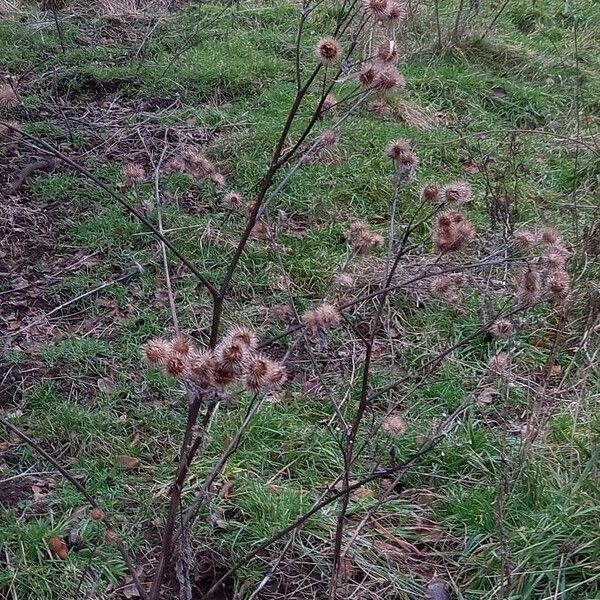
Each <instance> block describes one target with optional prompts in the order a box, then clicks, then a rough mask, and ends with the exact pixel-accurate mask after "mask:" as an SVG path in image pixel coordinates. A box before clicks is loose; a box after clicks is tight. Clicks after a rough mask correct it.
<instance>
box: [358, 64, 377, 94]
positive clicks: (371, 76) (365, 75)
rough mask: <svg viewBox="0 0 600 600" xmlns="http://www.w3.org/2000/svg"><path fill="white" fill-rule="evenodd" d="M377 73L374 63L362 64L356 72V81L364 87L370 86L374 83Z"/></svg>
mask: <svg viewBox="0 0 600 600" xmlns="http://www.w3.org/2000/svg"><path fill="white" fill-rule="evenodd" d="M378 73H379V69H378V68H377V67H375V66H374V65H366V66H364V67H363V68H362V69H361V71H360V73H359V74H358V81H359V82H360V84H361V85H362V86H363V87H364V88H371V87H373V85H374V83H375V77H376V76H377V74H378Z"/></svg>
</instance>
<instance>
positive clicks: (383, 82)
mask: <svg viewBox="0 0 600 600" xmlns="http://www.w3.org/2000/svg"><path fill="white" fill-rule="evenodd" d="M373 87H374V88H375V89H376V90H379V91H382V92H385V91H391V90H396V91H399V92H401V91H402V90H403V89H404V88H405V87H406V81H405V80H404V77H403V76H402V75H400V73H398V71H396V69H395V68H394V67H388V68H386V69H382V70H381V71H378V72H377V73H376V74H375V77H374V78H373Z"/></svg>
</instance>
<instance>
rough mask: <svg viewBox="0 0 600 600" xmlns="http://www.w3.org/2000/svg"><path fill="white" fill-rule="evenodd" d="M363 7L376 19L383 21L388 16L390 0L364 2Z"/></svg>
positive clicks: (364, 0) (366, 0)
mask: <svg viewBox="0 0 600 600" xmlns="http://www.w3.org/2000/svg"><path fill="white" fill-rule="evenodd" d="M363 6H364V9H365V10H366V11H367V12H369V13H371V14H372V15H373V17H374V18H375V19H382V18H384V17H385V16H386V11H387V9H388V0H363Z"/></svg>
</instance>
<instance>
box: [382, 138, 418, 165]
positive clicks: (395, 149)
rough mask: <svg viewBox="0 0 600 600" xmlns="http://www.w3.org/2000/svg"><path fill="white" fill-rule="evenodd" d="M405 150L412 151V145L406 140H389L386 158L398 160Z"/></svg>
mask: <svg viewBox="0 0 600 600" xmlns="http://www.w3.org/2000/svg"><path fill="white" fill-rule="evenodd" d="M407 152H412V146H411V145H410V142H409V141H408V140H394V141H393V142H390V145H389V146H388V147H387V150H386V152H385V153H386V155H387V157H388V158H390V159H392V160H398V159H399V158H400V157H401V156H402V155H404V154H406V153H407Z"/></svg>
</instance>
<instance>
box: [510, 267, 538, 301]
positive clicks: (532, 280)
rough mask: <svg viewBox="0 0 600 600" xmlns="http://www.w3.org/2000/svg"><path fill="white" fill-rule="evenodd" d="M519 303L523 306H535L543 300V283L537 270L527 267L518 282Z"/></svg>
mask: <svg viewBox="0 0 600 600" xmlns="http://www.w3.org/2000/svg"><path fill="white" fill-rule="evenodd" d="M516 295H517V301H518V302H519V304H520V305H522V306H533V305H535V304H537V303H538V302H539V301H540V300H541V298H542V281H541V277H540V274H539V272H538V271H537V269H535V268H531V267H527V268H526V269H525V270H524V271H523V273H522V274H521V277H520V278H519V280H518V282H517V292H516Z"/></svg>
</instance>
